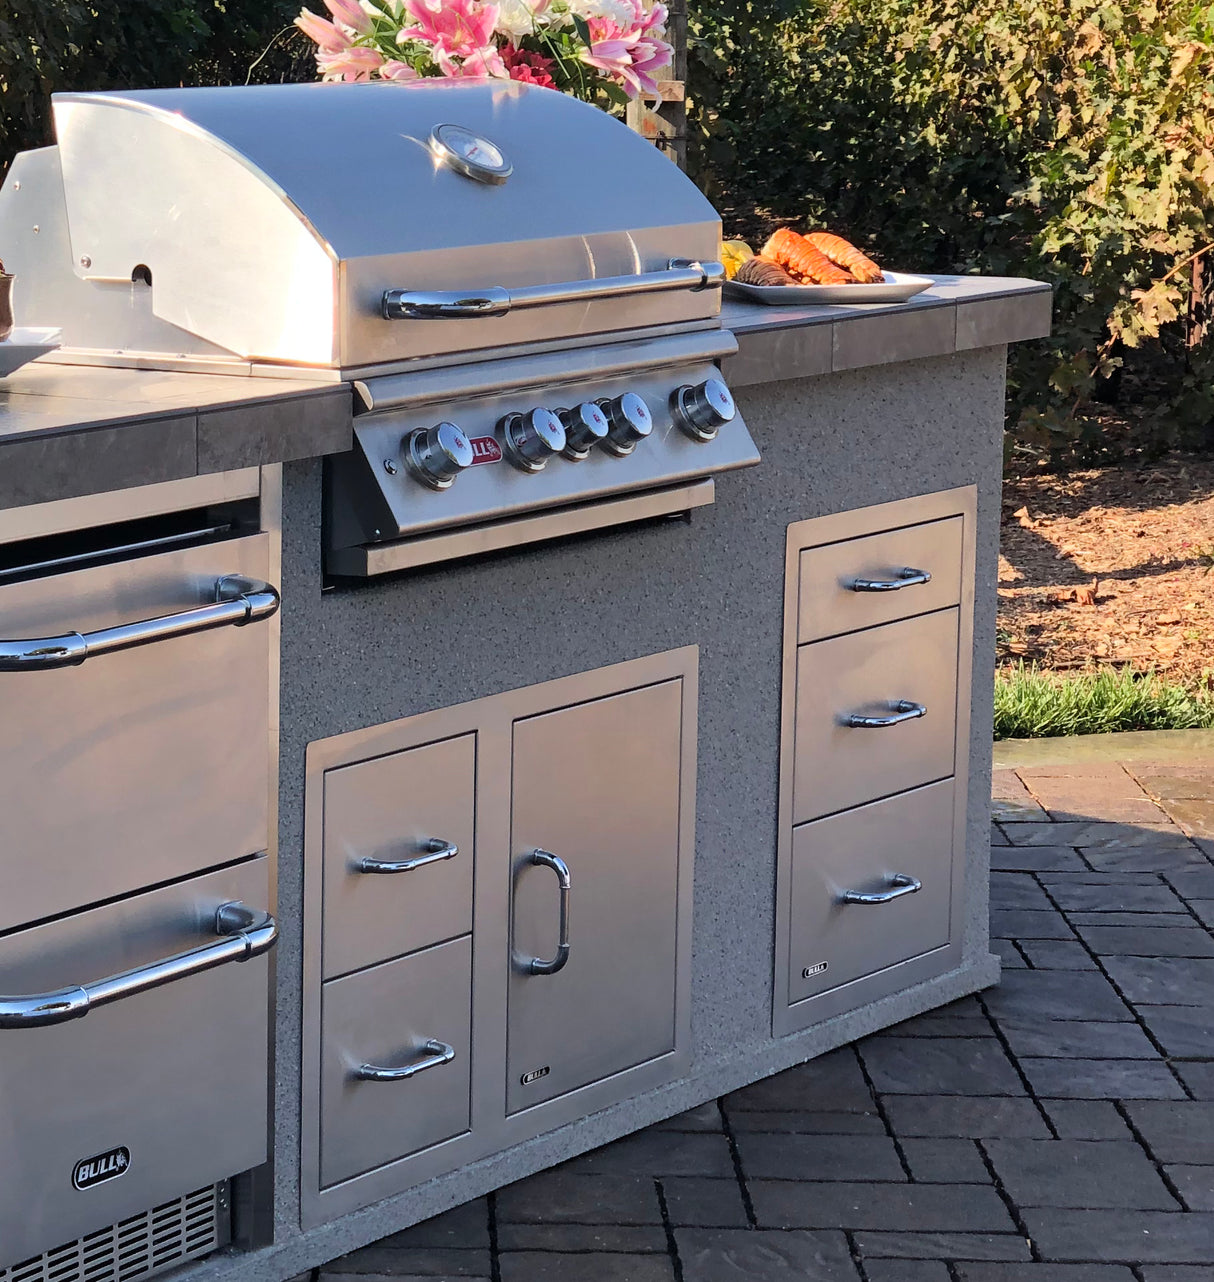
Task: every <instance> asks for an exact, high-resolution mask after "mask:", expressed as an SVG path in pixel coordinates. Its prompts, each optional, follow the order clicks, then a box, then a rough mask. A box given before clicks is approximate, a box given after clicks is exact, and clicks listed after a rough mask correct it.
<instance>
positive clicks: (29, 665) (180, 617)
mask: <svg viewBox="0 0 1214 1282" xmlns="http://www.w3.org/2000/svg"><path fill="white" fill-rule="evenodd" d="M277 609H278V591H277V589H275V588H272V587H271V586H270V585H269V584H268V583H262V582H261V581H260V580H259V579H247V578H245V577H244V575H242V574H228V575H225V576H224V577H223V578H222V579H216V580H215V601H214V603H213V604H212V605H201V606H197V607H196V608H195V609H192V610H182V611H180V612H179V613H177V614H162V615H160V616H158V617H157V618H155V619H140V620H139V621H138V622H136V623H120V624H119V625H118V626H117V627H115V628H100V629H99V630H98V631H96V632H83V633H81V632H68V633H66V634H65V635H64V636H61V637H31V638H29V639H28V640H21V641H0V672H24V671H26V670H27V669H44V668H69V667H74V666H75V665H76V664H79V663H83V662H84V661H85V659H89V658H92V656H93V655H95V654H108V653H109V652H110V651H111V650H130V649H131V648H132V647H134V646H137V645H149V644H150V643H151V642H153V641H164V640H167V639H168V638H170V637H184V636H189V635H190V634H191V633H193V632H206V631H208V630H209V629H210V628H219V627H223V626H224V625H225V624H235V625H236V626H237V627H240V626H241V625H243V624H245V623H257V622H259V621H260V620H261V619H268V618H269V617H270V616H271V615H272V614H274V613H275V611H276V610H277Z"/></svg>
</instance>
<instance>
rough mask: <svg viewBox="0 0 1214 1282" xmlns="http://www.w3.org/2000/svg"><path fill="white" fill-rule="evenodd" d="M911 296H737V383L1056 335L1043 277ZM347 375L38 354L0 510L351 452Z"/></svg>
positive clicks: (19, 389) (727, 307)
mask: <svg viewBox="0 0 1214 1282" xmlns="http://www.w3.org/2000/svg"><path fill="white" fill-rule="evenodd" d="M933 281H934V283H933V285H932V287H931V288H930V289H928V290H926V291H925V292H924V293H922V294H919V295H916V297H914V298H912V299H910V300H909V301H908V302H905V303H878V304H868V305H865V306H837V307H769V306H764V305H761V304H755V303H744V302H735V301H733V300H730V299H727V300H726V301H725V303H724V305H723V307H722V309H721V322H722V324H723V325H724V326H725V328H726V329H729V330H732V331H733V333H734V334H735V336H736V337H737V340H738V353H737V355H736V356H732V357H730V358H728V359H727V360H726V362H725V374H726V377H727V378H728V379H729V381H730V383H731V384H732V385H733V386H735V387H745V386H747V385H748V384H756V383H770V382H777V381H779V380H781V379H793V378H813V377H816V376H820V375H823V374H831V373H838V372H841V371H843V370H852V369H860V368H863V367H865V366H872V365H885V364H890V363H892V362H896V361H910V360H918V359H920V358H922V357H930V356H946V355H950V354H951V353H953V352H959V351H969V350H972V349H974V348H978V347H994V346H1000V345H1003V344H1007V343H1014V342H1018V341H1020V340H1023V339H1029V338H1040V337H1042V336H1044V335H1046V334H1048V333H1049V329H1050V307H1051V302H1052V295H1051V292H1050V288H1049V286H1048V285H1043V284H1040V283H1039V282H1037V281H1031V280H1019V279H1015V278H1010V277H991V276H983V277H977V276H937V277H933ZM352 413H353V397H352V394H351V391H350V387H349V385H348V384H344V383H316V382H308V381H305V380H302V379H286V378H283V379H270V378H256V379H254V378H242V377H238V376H235V375H223V374H191V373H168V372H160V371H151V370H129V369H110V368H104V367H94V366H84V365H67V364H61V363H58V362H55V363H50V362H34V363H31V364H29V365H26V366H24V367H22V368H21V369H19V370H17V371H15V372H14V373H13V374H11V375H10V376H9V377H8V378H3V379H0V509H5V508H16V507H23V506H25V505H27V504H31V503H43V502H49V501H51V500H54V499H62V498H75V497H77V496H79V495H83V494H97V493H103V492H106V491H109V490H117V489H124V488H126V487H128V486H134V485H152V484H156V483H158V482H161V481H172V480H179V479H181V478H183V477H189V476H201V475H205V474H208V473H214V472H223V471H231V470H235V469H237V468H243V467H256V466H259V465H261V464H266V463H280V462H285V461H286V460H288V459H296V458H315V457H318V456H320V455H324V454H334V453H338V452H340V451H342V450H346V449H349V448H350V445H351V443H352V439H353V437H352Z"/></svg>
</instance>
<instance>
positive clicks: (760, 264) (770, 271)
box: [734, 257, 801, 285]
mask: <svg viewBox="0 0 1214 1282" xmlns="http://www.w3.org/2000/svg"><path fill="white" fill-rule="evenodd" d="M734 280H736V281H741V283H742V284H743V285H799V284H800V283H801V282H800V281H798V280H797V278H796V277H795V276H790V275H789V274H788V273H787V272H786V271H785V270H784V268H783V267H781V266H780V264H779V263H773V262H772V261H771V259H769V258H762V257H759V258H748V259H747V260H746V261H745V262H744V263H743V264H742V265H741V267H739V268H738V270H737V272H736V273H735V274H734Z"/></svg>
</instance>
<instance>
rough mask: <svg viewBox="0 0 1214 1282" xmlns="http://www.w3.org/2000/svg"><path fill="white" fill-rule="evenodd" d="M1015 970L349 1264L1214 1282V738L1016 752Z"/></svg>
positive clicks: (1002, 823)
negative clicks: (1062, 760)
mask: <svg viewBox="0 0 1214 1282" xmlns="http://www.w3.org/2000/svg"><path fill="white" fill-rule="evenodd" d="M994 793H995V801H994V820H995V822H994V825H993V829H992V832H993V839H994V841H995V843H997V844H996V845H995V848H994V850H993V864H994V869H995V872H994V876H993V884H992V909H991V920H992V926H993V932H992V933H993V934H994V935H995V936H996V937H997V940H998V942H997V944H996V947H997V948H998V950H999V952H1000V953H1001V954H1002V956H1003V960H1004V965H1005V967H1006V969H1005V971H1004V978H1003V982H1002V984H1001V986H1000V987H999V988H996V989H991V990H989V991H988V992H986V993H983V994H981V995H980V996H978V997H971V998H966V999H965V1000H963V1001H959V1002H955V1003H953V1004H952V1005H951V1006H949V1007H947V1008H945V1009H943V1010H940V1011H936V1012H933V1013H931V1014H927V1015H923V1016H920V1017H919V1018H917V1019H913V1020H910V1021H909V1022H907V1023H905V1024H901V1025H899V1026H898V1027H896V1028H892V1029H889V1030H887V1031H885V1032H883V1033H881V1034H879V1035H877V1036H874V1037H870V1038H866V1039H865V1040H863V1041H861V1042H859V1043H857V1044H855V1045H853V1046H848V1047H845V1048H843V1049H841V1050H838V1051H835V1052H833V1053H832V1054H830V1055H827V1056H824V1057H823V1058H821V1059H818V1060H815V1061H813V1062H811V1063H809V1064H805V1065H803V1066H801V1067H799V1068H794V1069H790V1070H789V1071H788V1072H786V1073H782V1074H780V1075H779V1076H777V1077H773V1078H770V1079H768V1080H767V1081H763V1082H759V1083H757V1084H756V1085H754V1086H751V1087H748V1088H747V1089H746V1090H742V1091H738V1092H737V1093H736V1094H734V1095H730V1096H727V1097H726V1098H724V1099H722V1100H718V1101H715V1102H713V1103H710V1104H706V1105H704V1106H703V1107H702V1108H698V1109H695V1110H694V1111H693V1112H690V1113H687V1114H684V1115H683V1116H681V1117H677V1118H674V1119H672V1120H671V1121H669V1122H666V1123H663V1124H661V1125H659V1126H655V1127H652V1128H650V1129H649V1130H647V1131H643V1132H641V1133H640V1134H638V1135H634V1136H631V1137H629V1138H627V1139H623V1140H620V1141H618V1142H617V1143H615V1144H611V1145H608V1146H607V1147H606V1148H602V1149H599V1150H597V1151H595V1152H593V1153H589V1154H586V1155H585V1156H583V1157H580V1158H577V1159H575V1160H573V1161H571V1162H568V1163H566V1164H565V1165H564V1166H562V1167H561V1168H559V1170H556V1171H551V1172H546V1173H544V1174H541V1175H537V1176H534V1177H533V1178H531V1179H528V1180H524V1181H522V1182H520V1183H518V1184H515V1185H512V1186H511V1187H509V1188H506V1189H502V1190H501V1191H500V1192H498V1193H496V1194H494V1195H492V1196H490V1197H488V1198H483V1199H480V1200H479V1201H477V1202H473V1203H470V1204H469V1205H468V1206H465V1207H460V1208H459V1209H457V1210H455V1211H451V1212H449V1213H448V1214H446V1215H443V1216H439V1217H438V1218H437V1219H434V1220H431V1221H429V1222H428V1223H425V1224H421V1225H418V1226H416V1227H415V1228H412V1229H409V1230H407V1231H405V1232H403V1233H398V1234H396V1235H395V1236H393V1237H390V1238H387V1239H385V1240H384V1241H382V1242H380V1243H378V1244H377V1245H375V1246H373V1247H368V1248H367V1249H365V1250H362V1251H356V1252H354V1253H353V1254H351V1255H348V1256H345V1257H344V1258H343V1259H341V1260H337V1261H335V1262H333V1263H332V1264H330V1265H328V1266H327V1268H326V1269H324V1270H322V1276H323V1277H324V1278H326V1279H327V1282H366V1280H364V1279H355V1278H352V1277H350V1275H351V1274H374V1275H378V1276H379V1277H381V1278H383V1277H390V1278H393V1279H410V1280H412V1279H420V1278H426V1279H428V1282H434V1280H435V1279H436V1278H455V1277H459V1278H470V1277H471V1278H477V1277H479V1278H490V1279H493V1282H793V1279H797V1280H799V1282H1214V934H1212V933H1211V927H1214V763H1211V764H1209V765H1203V766H1191V765H1185V764H1183V763H1182V764H1175V763H1172V764H1166V765H1155V766H1151V765H1139V764H1136V763H1117V762H1101V763H1096V764H1079V765H1076V764H1070V765H1063V766H1051V765H1035V766H1031V767H1028V766H1023V767H1021V768H1020V769H1019V770H1001V771H998V772H997V773H996V776H995V787H994Z"/></svg>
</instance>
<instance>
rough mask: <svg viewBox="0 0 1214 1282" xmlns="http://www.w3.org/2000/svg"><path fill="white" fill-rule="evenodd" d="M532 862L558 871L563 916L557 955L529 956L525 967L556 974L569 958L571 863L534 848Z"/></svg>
mask: <svg viewBox="0 0 1214 1282" xmlns="http://www.w3.org/2000/svg"><path fill="white" fill-rule="evenodd" d="M530 862H531V863H533V864H537V865H539V867H541V868H551V869H552V871H553V872H554V873H556V882H557V885H558V886H559V887H560V889H561V918H560V925H559V927H558V930H559V934H560V938H559V941H558V943H557V946H556V954H555V956H553V957H552V958H550V959H549V960H548V961H545V960H544V959H543V958H542V957H529V958H528V959H527V962H526V966H525V969H526V971H527V973H528V974H529V975H555V974H556V972H557V971H558V970H563V969H564V966H565V963H566V962H567V961H568V960H569V865H568V864H567V863H566V862H565V861H564V860H563V859H562V858H561V857H560V856H559V855H553V854H549V852H548V851H547V850H533V851H532V852H531V859H530Z"/></svg>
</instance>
